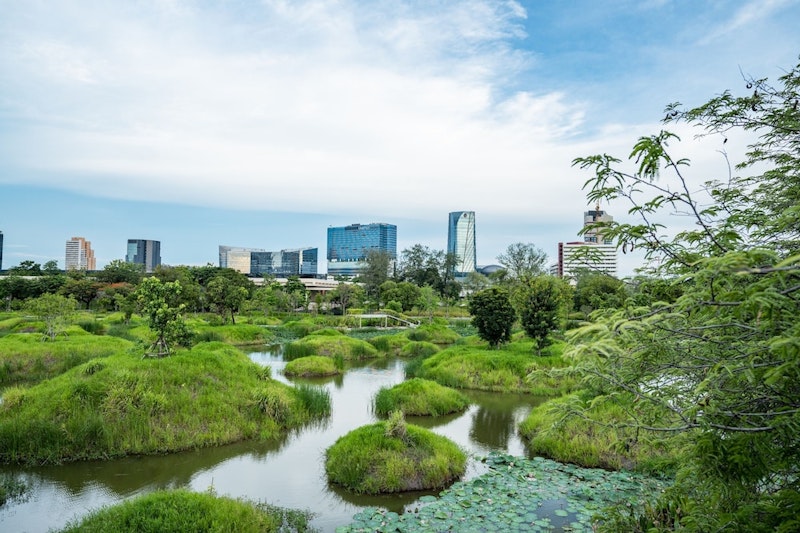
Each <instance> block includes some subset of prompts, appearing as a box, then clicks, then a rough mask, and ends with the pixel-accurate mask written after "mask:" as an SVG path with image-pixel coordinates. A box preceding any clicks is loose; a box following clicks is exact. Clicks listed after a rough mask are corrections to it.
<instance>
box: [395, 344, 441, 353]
mask: <svg viewBox="0 0 800 533" xmlns="http://www.w3.org/2000/svg"><path fill="white" fill-rule="evenodd" d="M438 351H439V347H438V346H437V345H435V344H433V343H432V342H425V341H411V342H409V343H408V344H406V345H405V346H403V347H402V348H401V349H400V355H401V356H402V357H429V356H431V355H433V354H435V353H436V352H438Z"/></svg>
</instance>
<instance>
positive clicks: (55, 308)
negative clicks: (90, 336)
mask: <svg viewBox="0 0 800 533" xmlns="http://www.w3.org/2000/svg"><path fill="white" fill-rule="evenodd" d="M75 307H76V302H75V300H74V299H73V298H67V297H64V296H61V295H60V294H43V295H42V296H39V297H38V298H33V299H32V300H29V301H28V302H27V303H26V305H25V308H26V309H27V310H28V312H30V313H31V314H32V315H33V316H35V317H36V318H38V319H39V320H41V321H43V322H44V327H45V335H44V338H45V339H50V340H55V338H56V336H57V335H58V334H59V333H62V332H63V331H64V328H66V326H67V324H68V323H69V320H70V317H71V316H72V314H73V313H74V312H75Z"/></svg>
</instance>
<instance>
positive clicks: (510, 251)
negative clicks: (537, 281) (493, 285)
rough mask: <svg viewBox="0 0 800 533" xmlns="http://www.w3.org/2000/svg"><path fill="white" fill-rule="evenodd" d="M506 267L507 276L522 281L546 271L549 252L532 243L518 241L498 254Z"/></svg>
mask: <svg viewBox="0 0 800 533" xmlns="http://www.w3.org/2000/svg"><path fill="white" fill-rule="evenodd" d="M497 260H498V261H499V262H500V264H501V265H503V267H505V269H506V275H505V278H506V279H508V280H512V281H519V282H522V283H525V282H527V281H528V280H530V279H532V278H534V277H536V276H538V275H540V274H544V273H545V263H546V262H547V254H545V253H544V252H543V251H542V250H541V249H539V248H537V247H536V246H534V245H533V244H531V243H527V244H526V243H521V242H516V243H514V244H510V245H509V246H508V248H506V251H505V252H503V253H501V254H500V255H498V256H497Z"/></svg>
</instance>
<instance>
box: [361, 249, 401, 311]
mask: <svg viewBox="0 0 800 533" xmlns="http://www.w3.org/2000/svg"><path fill="white" fill-rule="evenodd" d="M392 262H393V261H392V256H391V255H389V253H388V252H385V251H383V250H370V251H369V252H367V258H366V267H365V268H364V270H362V271H361V274H360V275H359V276H358V279H359V281H361V283H363V284H364V292H366V293H367V297H368V298H370V300H373V301H374V302H375V303H376V304H377V303H378V302H379V301H380V291H381V285H383V283H384V282H385V281H387V280H388V279H389V275H390V273H391V268H392Z"/></svg>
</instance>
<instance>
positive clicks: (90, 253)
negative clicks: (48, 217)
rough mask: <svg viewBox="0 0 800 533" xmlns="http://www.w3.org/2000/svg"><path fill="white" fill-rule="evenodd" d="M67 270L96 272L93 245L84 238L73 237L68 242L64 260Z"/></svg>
mask: <svg viewBox="0 0 800 533" xmlns="http://www.w3.org/2000/svg"><path fill="white" fill-rule="evenodd" d="M64 269H65V270H96V269H97V262H96V260H95V258H94V250H92V243H91V242H89V241H87V240H86V239H84V238H83V237H72V238H71V239H70V240H68V241H67V245H66V253H65V259H64Z"/></svg>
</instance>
